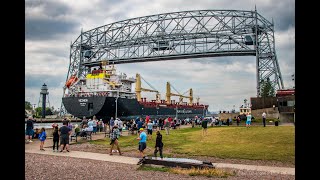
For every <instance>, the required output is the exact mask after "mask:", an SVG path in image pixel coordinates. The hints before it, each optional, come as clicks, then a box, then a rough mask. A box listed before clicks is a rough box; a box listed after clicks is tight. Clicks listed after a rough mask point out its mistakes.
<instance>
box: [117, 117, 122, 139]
mask: <svg viewBox="0 0 320 180" xmlns="http://www.w3.org/2000/svg"><path fill="white" fill-rule="evenodd" d="M118 129H119V131H120V136H122V130H123V122H122V121H121V119H118Z"/></svg>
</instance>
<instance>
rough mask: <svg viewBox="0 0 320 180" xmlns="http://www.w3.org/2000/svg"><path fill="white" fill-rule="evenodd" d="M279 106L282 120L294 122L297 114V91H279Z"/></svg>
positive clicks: (277, 95) (277, 94)
mask: <svg viewBox="0 0 320 180" xmlns="http://www.w3.org/2000/svg"><path fill="white" fill-rule="evenodd" d="M276 97H277V105H278V110H279V114H280V117H279V119H280V120H285V121H288V122H294V113H295V89H281V90H277V93H276Z"/></svg>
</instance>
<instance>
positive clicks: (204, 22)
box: [67, 10, 284, 96]
mask: <svg viewBox="0 0 320 180" xmlns="http://www.w3.org/2000/svg"><path fill="white" fill-rule="evenodd" d="M215 56H256V71H257V75H256V76H257V82H256V83H257V96H260V95H261V94H260V89H261V84H262V83H263V81H266V80H270V82H271V83H272V85H273V87H274V88H275V89H282V88H284V85H283V80H282V76H281V72H280V68H279V64H278V60H277V56H276V51H275V37H274V24H273V22H270V21H268V20H267V19H265V18H264V17H263V16H261V15H260V14H259V13H258V12H257V10H255V11H241V10H195V11H181V12H172V13H164V14H156V15H150V16H144V17H137V18H132V19H127V20H123V21H118V22H114V23H111V24H107V25H104V26H100V27H97V28H94V29H91V30H88V31H84V32H83V31H82V32H81V34H80V36H79V37H78V38H77V39H76V40H75V41H74V42H73V43H71V47H70V65H69V70H68V75H67V80H68V79H69V78H70V76H71V75H77V76H78V77H84V76H85V75H86V74H87V73H88V72H89V70H90V67H92V66H97V65H99V64H101V62H102V61H108V62H109V64H123V63H135V62H147V61H162V60H176V59H185V58H202V57H215Z"/></svg>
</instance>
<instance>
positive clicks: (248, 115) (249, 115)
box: [246, 113, 252, 128]
mask: <svg viewBox="0 0 320 180" xmlns="http://www.w3.org/2000/svg"><path fill="white" fill-rule="evenodd" d="M251 117H252V116H251V113H248V114H247V121H246V127H247V128H249V127H250V126H251Z"/></svg>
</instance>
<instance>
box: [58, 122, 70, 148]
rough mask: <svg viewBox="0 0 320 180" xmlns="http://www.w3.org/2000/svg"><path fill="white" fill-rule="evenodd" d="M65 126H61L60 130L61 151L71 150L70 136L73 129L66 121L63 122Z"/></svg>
mask: <svg viewBox="0 0 320 180" xmlns="http://www.w3.org/2000/svg"><path fill="white" fill-rule="evenodd" d="M62 125H63V126H62V127H60V129H59V132H60V134H59V135H60V147H61V148H60V149H61V150H60V151H59V152H63V150H64V149H66V150H67V152H69V136H70V134H71V129H70V128H69V127H68V126H67V125H68V123H67V122H66V121H64V122H63V124H62Z"/></svg>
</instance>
